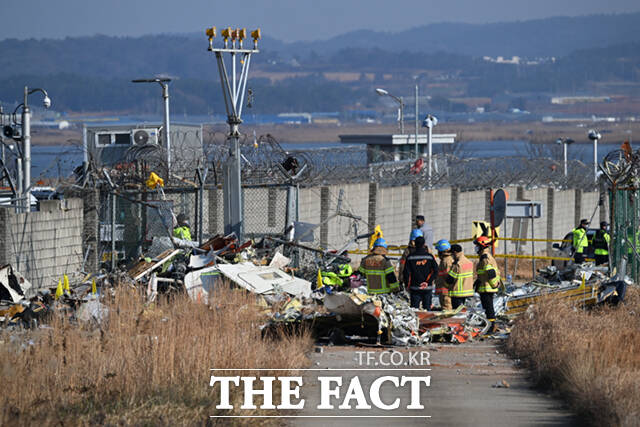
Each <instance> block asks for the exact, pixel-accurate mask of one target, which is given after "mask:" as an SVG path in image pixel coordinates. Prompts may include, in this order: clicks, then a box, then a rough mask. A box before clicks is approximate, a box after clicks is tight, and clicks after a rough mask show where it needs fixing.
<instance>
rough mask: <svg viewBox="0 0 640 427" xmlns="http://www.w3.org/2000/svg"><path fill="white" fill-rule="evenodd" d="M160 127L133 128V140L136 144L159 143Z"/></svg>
mask: <svg viewBox="0 0 640 427" xmlns="http://www.w3.org/2000/svg"><path fill="white" fill-rule="evenodd" d="M159 135H160V129H157V128H145V129H133V130H132V131H131V140H132V141H133V143H134V144H136V145H146V144H158V141H159Z"/></svg>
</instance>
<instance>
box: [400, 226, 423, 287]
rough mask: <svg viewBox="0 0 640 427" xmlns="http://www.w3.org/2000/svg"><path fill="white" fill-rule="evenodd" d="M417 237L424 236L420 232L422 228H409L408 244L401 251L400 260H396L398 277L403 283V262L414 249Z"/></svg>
mask: <svg viewBox="0 0 640 427" xmlns="http://www.w3.org/2000/svg"><path fill="white" fill-rule="evenodd" d="M418 237H424V233H422V230H420V229H419V228H414V229H413V230H411V234H410V235H409V244H408V245H407V247H406V248H405V250H404V251H403V252H402V257H401V258H400V262H398V278H400V281H401V282H403V283H404V279H403V277H404V267H405V264H406V263H407V257H408V256H409V255H411V254H412V253H414V252H415V250H416V243H415V242H416V239H417V238H418ZM427 251H429V249H427ZM404 285H406V283H404Z"/></svg>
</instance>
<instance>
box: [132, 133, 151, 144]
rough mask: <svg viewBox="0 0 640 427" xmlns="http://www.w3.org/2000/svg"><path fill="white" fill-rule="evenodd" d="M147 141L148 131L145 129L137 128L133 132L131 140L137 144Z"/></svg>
mask: <svg viewBox="0 0 640 427" xmlns="http://www.w3.org/2000/svg"><path fill="white" fill-rule="evenodd" d="M147 141H149V133H148V132H147V131H146V130H137V131H136V132H135V133H134V134H133V142H135V143H136V144H138V145H144V144H146V143H147Z"/></svg>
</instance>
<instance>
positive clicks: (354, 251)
mask: <svg viewBox="0 0 640 427" xmlns="http://www.w3.org/2000/svg"><path fill="white" fill-rule="evenodd" d="M348 253H350V254H354V255H368V254H369V252H367V251H365V250H360V249H356V250H353V251H348ZM387 255H388V256H390V257H396V256H397V257H400V256H402V253H400V252H389V253H387ZM465 256H466V257H467V258H478V255H471V254H465ZM494 258H518V259H542V260H547V261H572V260H573V258H564V257H555V256H543V255H535V256H531V255H511V254H507V255H505V254H495V256H494ZM585 261H595V260H594V259H591V258H586V259H585Z"/></svg>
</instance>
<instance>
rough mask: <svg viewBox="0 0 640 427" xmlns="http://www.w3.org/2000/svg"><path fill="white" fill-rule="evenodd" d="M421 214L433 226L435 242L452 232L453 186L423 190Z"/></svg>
mask: <svg viewBox="0 0 640 427" xmlns="http://www.w3.org/2000/svg"><path fill="white" fill-rule="evenodd" d="M420 196H421V206H422V209H421V212H419V213H421V214H423V215H424V218H425V221H426V222H427V223H428V224H429V225H431V227H432V228H433V239H434V243H435V242H437V241H438V240H440V239H449V235H450V233H451V188H439V189H435V190H423V191H421V194H420Z"/></svg>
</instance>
